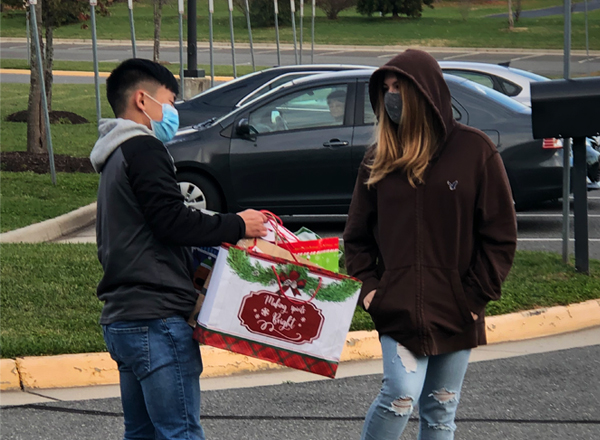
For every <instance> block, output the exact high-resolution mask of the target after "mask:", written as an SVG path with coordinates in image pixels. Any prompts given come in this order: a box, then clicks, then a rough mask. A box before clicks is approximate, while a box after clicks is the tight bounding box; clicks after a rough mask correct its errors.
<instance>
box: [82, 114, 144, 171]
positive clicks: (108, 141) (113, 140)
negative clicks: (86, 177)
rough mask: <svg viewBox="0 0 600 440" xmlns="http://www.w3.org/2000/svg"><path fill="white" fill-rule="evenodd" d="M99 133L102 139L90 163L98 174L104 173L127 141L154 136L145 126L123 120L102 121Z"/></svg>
mask: <svg viewBox="0 0 600 440" xmlns="http://www.w3.org/2000/svg"><path fill="white" fill-rule="evenodd" d="M98 131H99V132H100V137H99V138H98V140H97V141H96V144H95V145H94V148H93V149H92V153H91V154H90V161H91V162H92V166H93V167H94V169H95V170H96V172H97V173H100V172H102V168H103V167H104V164H105V163H106V161H107V159H108V158H109V157H110V155H111V154H112V153H113V151H115V150H116V149H117V148H118V147H119V145H121V144H122V143H123V142H125V141H126V140H129V139H131V138H133V137H135V136H154V133H153V132H152V130H150V129H149V128H148V127H146V126H145V125H142V124H138V123H137V122H134V121H131V120H129V119H121V118H117V119H100V123H99V125H98Z"/></svg>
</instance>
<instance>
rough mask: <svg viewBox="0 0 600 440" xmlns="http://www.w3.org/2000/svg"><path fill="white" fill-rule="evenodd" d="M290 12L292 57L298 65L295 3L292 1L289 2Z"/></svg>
mask: <svg viewBox="0 0 600 440" xmlns="http://www.w3.org/2000/svg"><path fill="white" fill-rule="evenodd" d="M290 10H291V14H292V35H293V38H294V56H295V57H296V64H298V46H297V45H296V44H297V39H296V3H294V0H290Z"/></svg>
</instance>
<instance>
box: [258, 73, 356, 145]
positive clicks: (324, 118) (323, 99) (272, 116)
mask: <svg viewBox="0 0 600 440" xmlns="http://www.w3.org/2000/svg"><path fill="white" fill-rule="evenodd" d="M347 94H348V86H347V85H346V84H338V85H331V86H323V87H315V88H311V89H308V90H303V91H300V92H296V93H292V94H289V95H287V96H284V97H281V98H278V99H275V100H274V101H271V102H269V103H268V104H266V105H264V106H262V107H260V108H259V109H257V110H255V111H253V112H252V113H250V116H249V118H248V119H249V122H250V125H251V126H252V127H253V128H254V129H255V130H256V132H257V133H258V134H263V133H273V132H281V131H287V130H302V129H309V128H318V127H336V126H342V125H344V117H345V113H346V111H345V110H346V97H347Z"/></svg>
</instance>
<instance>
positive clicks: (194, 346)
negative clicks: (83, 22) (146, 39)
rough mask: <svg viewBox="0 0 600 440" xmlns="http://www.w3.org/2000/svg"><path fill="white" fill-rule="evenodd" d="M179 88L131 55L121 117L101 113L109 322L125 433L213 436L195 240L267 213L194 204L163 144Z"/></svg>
mask: <svg viewBox="0 0 600 440" xmlns="http://www.w3.org/2000/svg"><path fill="white" fill-rule="evenodd" d="M178 91H179V89H178V84H177V81H176V80H175V78H174V77H173V74H171V72H169V71H168V70H167V69H166V68H165V67H163V66H161V65H159V64H157V63H153V62H151V61H148V60H143V59H131V60H127V61H125V62H123V63H122V64H121V65H119V66H118V67H117V68H116V69H115V70H113V72H112V73H111V75H110V77H109V78H108V80H107V82H106V92H107V97H108V102H109V103H110V105H111V107H112V109H113V111H114V113H115V116H116V119H104V120H101V121H100V138H99V139H98V142H97V143H96V145H95V146H94V149H93V150H92V154H91V156H90V159H91V161H92V164H93V165H94V168H95V169H96V171H97V172H99V173H101V176H100V186H99V189H98V213H97V221H96V233H97V243H98V258H99V260H100V263H101V264H102V267H103V269H104V276H103V278H102V280H101V281H100V284H99V285H98V298H99V299H100V300H102V301H104V308H103V309H102V316H101V318H100V324H101V325H102V328H103V332H104V340H105V341H106V345H107V347H108V351H109V352H110V354H111V357H112V358H113V359H114V360H115V361H116V362H117V365H118V367H119V373H120V382H121V401H122V404H123V413H124V416H125V435H124V438H125V440H129V439H155V438H161V439H169V440H175V439H193V440H203V439H204V432H203V430H202V426H201V425H200V385H199V377H200V373H201V371H202V361H201V359H200V350H199V347H198V343H197V342H195V341H194V340H193V339H192V328H191V327H190V326H189V325H188V324H187V322H186V321H187V319H188V317H189V316H190V314H191V313H192V311H193V309H194V305H195V302H196V298H197V294H196V293H195V291H194V287H193V285H192V271H193V268H192V258H191V253H190V251H189V248H187V246H211V245H218V244H220V243H221V242H229V243H235V242H237V241H238V240H239V239H240V238H243V237H260V236H264V235H266V228H265V226H264V223H265V221H266V218H265V217H264V215H263V214H261V213H259V212H257V211H252V210H249V211H244V212H242V213H240V214H237V215H236V214H221V215H215V216H209V215H205V214H203V213H201V212H199V211H195V210H193V209H191V208H188V207H186V206H185V205H184V199H183V196H182V195H181V193H180V192H179V189H178V185H177V181H176V178H175V168H174V165H173V159H172V158H171V156H170V154H169V153H168V151H167V149H166V148H165V146H164V144H163V142H168V141H169V140H171V138H173V136H174V135H175V132H176V131H177V128H178V125H179V119H178V115H177V111H176V110H175V108H174V107H173V103H174V101H175V97H176V95H177V93H178Z"/></svg>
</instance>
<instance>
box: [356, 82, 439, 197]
mask: <svg viewBox="0 0 600 440" xmlns="http://www.w3.org/2000/svg"><path fill="white" fill-rule="evenodd" d="M398 83H399V88H400V95H401V97H402V116H401V117H400V124H399V125H398V126H397V127H398V128H397V129H396V124H394V123H393V122H392V121H391V119H390V118H389V116H388V115H387V112H386V110H385V103H384V91H383V85H381V86H380V87H379V108H378V109H377V115H378V119H379V123H378V124H377V129H376V134H375V138H376V142H377V147H376V149H375V157H374V159H373V163H372V164H371V165H370V168H371V174H370V176H369V179H368V180H367V182H366V183H367V186H369V187H371V186H372V185H374V184H376V183H377V182H379V181H380V180H381V179H383V178H384V177H385V176H387V175H388V174H389V173H391V172H393V171H395V170H397V169H402V170H403V171H404V172H405V173H406V175H407V177H408V181H409V183H410V185H411V186H412V187H413V188H416V186H417V184H424V183H425V181H424V175H425V170H426V169H427V165H428V164H429V161H430V160H431V158H432V157H433V155H434V154H435V151H436V149H437V148H438V145H439V143H440V141H441V139H442V129H441V122H440V121H439V120H438V117H437V115H436V114H435V113H434V109H433V107H432V106H431V104H430V103H429V102H428V101H427V100H426V98H425V96H424V95H423V94H422V93H421V92H420V91H419V90H418V89H417V87H416V86H415V85H414V84H413V83H412V82H411V81H410V80H407V79H404V78H402V77H401V76H398Z"/></svg>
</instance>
